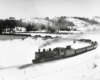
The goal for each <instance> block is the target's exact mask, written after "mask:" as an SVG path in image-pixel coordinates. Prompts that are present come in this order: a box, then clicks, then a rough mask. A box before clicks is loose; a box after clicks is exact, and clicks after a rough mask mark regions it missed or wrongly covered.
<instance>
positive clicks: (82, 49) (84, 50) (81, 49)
mask: <svg viewBox="0 0 100 80" xmlns="http://www.w3.org/2000/svg"><path fill="white" fill-rule="evenodd" d="M86 51H87V49H86V47H84V48H79V49H76V54H80V53H84V52H86Z"/></svg>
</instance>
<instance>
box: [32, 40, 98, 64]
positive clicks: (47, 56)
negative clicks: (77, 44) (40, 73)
mask: <svg viewBox="0 0 100 80" xmlns="http://www.w3.org/2000/svg"><path fill="white" fill-rule="evenodd" d="M78 41H82V42H88V43H90V46H87V47H83V48H79V49H72V48H71V46H70V45H69V46H67V47H66V48H63V47H56V48H54V49H53V50H51V48H49V50H47V51H46V50H45V49H43V51H42V52H41V51H40V49H39V51H38V52H36V53H35V60H32V62H33V63H42V62H47V61H52V60H57V59H63V58H67V57H71V56H75V55H79V54H81V53H84V52H87V51H90V50H93V49H96V48H97V46H98V43H97V42H96V41H95V42H93V41H91V40H86V39H82V40H78Z"/></svg>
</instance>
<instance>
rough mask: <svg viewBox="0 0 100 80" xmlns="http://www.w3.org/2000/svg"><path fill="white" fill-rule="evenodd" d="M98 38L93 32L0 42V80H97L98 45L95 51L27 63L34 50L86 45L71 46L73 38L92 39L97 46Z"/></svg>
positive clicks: (74, 46)
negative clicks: (46, 38)
mask: <svg viewBox="0 0 100 80" xmlns="http://www.w3.org/2000/svg"><path fill="white" fill-rule="evenodd" d="M99 36H100V32H99V31H98V32H96V31H95V32H90V33H86V34H81V35H80V34H75V35H72V36H71V35H69V36H66V38H63V39H61V38H60V39H48V40H43V39H42V38H37V39H32V38H30V37H29V38H26V39H24V40H12V41H10V40H7V41H0V51H1V53H0V67H1V69H0V80H56V79H57V80H100V77H99V75H100V63H99V61H100V53H99V52H100V51H99V48H100V47H99V45H98V47H97V49H95V50H93V51H90V52H87V53H84V54H81V55H78V56H75V57H71V58H66V59H62V60H57V61H51V62H46V63H43V64H42V63H41V64H32V62H31V60H32V59H34V57H35V55H34V52H35V51H37V50H38V48H41V49H42V48H53V47H57V46H61V47H66V45H70V44H71V45H72V47H73V48H79V47H83V46H87V45H89V44H83V43H75V44H73V41H72V39H75V38H86V39H92V40H93V41H97V42H98V44H100V39H99ZM68 38H70V39H71V40H69V39H68ZM41 46H42V47H41ZM6 67H8V68H6ZM2 68H4V69H2Z"/></svg>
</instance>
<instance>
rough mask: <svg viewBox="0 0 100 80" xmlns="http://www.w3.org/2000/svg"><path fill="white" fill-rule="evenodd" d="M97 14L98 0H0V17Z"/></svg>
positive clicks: (98, 9)
mask: <svg viewBox="0 0 100 80" xmlns="http://www.w3.org/2000/svg"><path fill="white" fill-rule="evenodd" d="M99 15H100V0H0V19H1V18H9V17H15V18H34V17H49V18H52V17H55V16H56V17H58V16H69V17H72V16H78V17H92V16H99Z"/></svg>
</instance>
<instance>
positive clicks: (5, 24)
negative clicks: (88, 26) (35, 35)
mask: <svg viewBox="0 0 100 80" xmlns="http://www.w3.org/2000/svg"><path fill="white" fill-rule="evenodd" d="M44 20H46V21H47V24H42V23H35V22H28V23H26V22H23V21H22V20H10V19H6V20H0V34H2V32H4V31H5V29H7V28H9V31H13V29H14V28H15V27H24V28H26V31H34V30H35V31H36V30H46V31H48V32H55V31H57V30H58V31H59V30H69V26H71V27H73V26H74V23H72V22H70V21H67V20H66V17H63V16H61V17H59V18H58V19H57V20H53V19H49V18H48V17H46V18H45V19H44ZM51 24H52V25H51Z"/></svg>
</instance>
